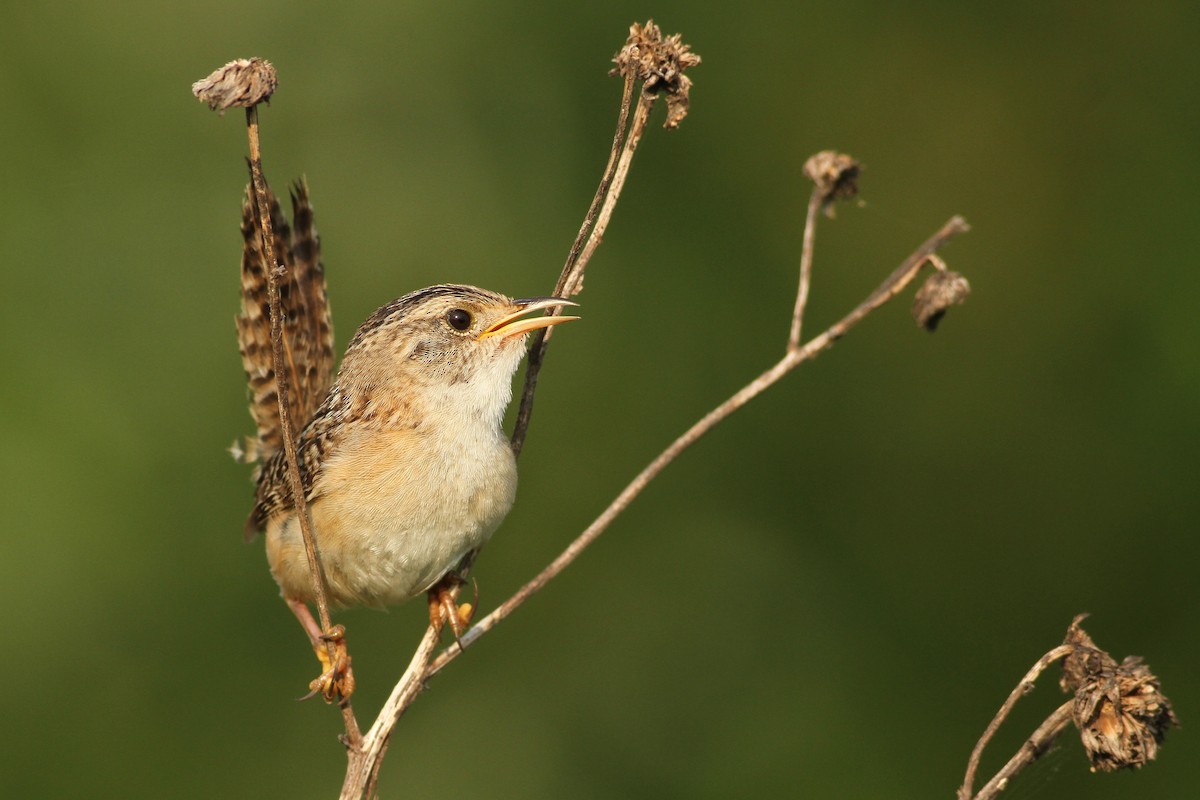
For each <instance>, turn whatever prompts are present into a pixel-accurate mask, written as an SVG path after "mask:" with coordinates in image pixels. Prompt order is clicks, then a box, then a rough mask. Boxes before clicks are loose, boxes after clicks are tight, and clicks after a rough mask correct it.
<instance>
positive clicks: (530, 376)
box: [512, 71, 646, 458]
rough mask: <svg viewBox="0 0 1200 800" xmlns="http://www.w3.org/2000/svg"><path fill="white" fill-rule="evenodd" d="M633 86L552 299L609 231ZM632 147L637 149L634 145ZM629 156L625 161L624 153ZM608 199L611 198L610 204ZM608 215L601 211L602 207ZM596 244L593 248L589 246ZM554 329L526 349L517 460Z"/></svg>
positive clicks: (569, 290) (629, 83)
mask: <svg viewBox="0 0 1200 800" xmlns="http://www.w3.org/2000/svg"><path fill="white" fill-rule="evenodd" d="M635 82H636V77H635V75H634V73H633V72H632V71H631V72H628V73H627V74H626V75H625V88H624V89H623V91H622V93H621V110H620V112H619V113H618V115H617V130H616V132H615V133H614V134H613V141H612V148H611V149H610V151H609V155H608V163H607V164H606V165H605V167H604V174H603V175H602V176H601V177H600V185H599V186H598V187H597V188H596V194H595V195H594V196H593V197H592V204H591V205H590V206H589V207H588V210H587V214H585V215H584V218H583V224H582V225H580V227H579V233H578V234H577V235H576V236H575V241H574V242H572V243H571V249H570V251H569V252H568V253H567V260H566V263H564V264H563V268H562V272H560V273H559V276H558V282H557V283H556V284H555V285H554V295H555V296H556V297H571V296H572V295H575V294H578V292H579V290H580V289H581V288H582V283H583V271H584V270H585V269H587V264H588V261H589V260H591V257H592V253H594V252H595V251H596V246H597V245H598V244H599V241H598V240H596V236H597V234H596V226H597V225H599V224H600V223H599V222H598V221H597V220H598V218H597V214H599V215H600V216H599V220H600V221H601V222H602V223H603V227H601V228H600V234H599V235H601V236H602V235H603V234H604V228H607V227H608V220H609V218H610V217H611V216H612V208H613V206H615V205H616V202H617V196H619V195H620V193H621V188H622V187H623V186H624V184H625V178H626V176H627V175H628V174H629V161H630V159H632V158H633V153H632V151H631V150H630V149H629V147H630V146H629V141H630V139H631V138H633V134H630V133H627V132H628V131H629V130H630V128H629V124H628V123H629V108H630V105H632V103H633V87H634V84H635ZM641 105H642V103H641V102H639V104H638V108H639V109H640V108H641ZM645 126H646V121H645V119H643V120H642V122H641V128H639V127H638V124H637V122H636V119H635V122H634V125H633V128H632V130H633V133H636V136H637V138H638V139H640V138H641V136H642V129H644V128H645ZM633 147H637V142H636V141H635V142H634V144H633ZM626 152H628V153H629V156H628V158H626V157H625V153H626ZM622 163H624V165H625V167H624V171H623V172H621V173H620V178H619V182H618V180H617V178H616V175H617V173H618V170H619V168H620V164H622ZM609 198H612V199H611V200H610V199H609ZM602 203H603V206H604V208H605V209H607V213H604V211H601V204H602ZM593 240H596V242H595V244H592V242H593ZM585 242H586V244H587V245H590V249H588V248H586V247H585ZM552 313H554V314H558V313H561V309H558V310H555V311H553V312H552ZM553 331H554V329H553V328H542V329H541V330H539V331H538V332H537V334H536V335H535V336H534V339H533V344H532V345H531V346H530V348H529V361H528V364H527V365H526V367H525V385H524V388H523V389H522V390H521V405H520V407H519V408H518V410H517V421H516V424H515V425H514V426H513V434H512V449H513V454H514V455H516V456H517V457H518V458H519V457H520V455H521V449H522V448H523V447H524V445H525V434H526V432H527V431H528V430H529V422H530V420H531V419H532V418H533V398H534V394H535V393H536V392H537V382H538V376H539V375H540V373H541V371H542V364H543V362H544V361H545V359H546V350H547V349H548V348H549V346H550V336H551V334H552V333H553Z"/></svg>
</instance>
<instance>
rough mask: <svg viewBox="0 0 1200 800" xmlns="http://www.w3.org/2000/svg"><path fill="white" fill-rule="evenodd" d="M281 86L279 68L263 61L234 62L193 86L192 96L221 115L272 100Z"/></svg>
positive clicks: (241, 60) (251, 59)
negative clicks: (277, 73) (277, 75)
mask: <svg viewBox="0 0 1200 800" xmlns="http://www.w3.org/2000/svg"><path fill="white" fill-rule="evenodd" d="M278 86H279V79H278V77H276V75H275V67H274V66H272V65H271V62H270V61H267V60H266V59H262V58H239V59H236V60H234V61H230V62H229V63H228V64H226V65H225V66H223V67H221V68H220V69H218V70H217V71H216V72H214V73H212V74H211V75H209V76H208V77H207V78H204V79H202V80H198V81H196V82H195V83H193V84H192V94H194V95H196V99H198V100H199V101H200V102H201V103H208V107H209V108H211V109H212V110H213V111H216V112H218V113H220V114H224V113H225V109H227V108H250V107H251V106H256V105H258V104H259V103H262V102H264V101H267V100H270V99H271V95H273V94H274V93H275V89H276V88H277V87H278Z"/></svg>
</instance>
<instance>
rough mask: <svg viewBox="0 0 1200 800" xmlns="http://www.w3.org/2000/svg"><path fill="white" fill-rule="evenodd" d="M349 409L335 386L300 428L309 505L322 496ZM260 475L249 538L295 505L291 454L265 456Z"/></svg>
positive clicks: (302, 478)
mask: <svg viewBox="0 0 1200 800" xmlns="http://www.w3.org/2000/svg"><path fill="white" fill-rule="evenodd" d="M349 413H351V406H350V404H349V403H348V402H347V400H346V398H345V396H344V395H343V393H342V392H340V391H338V390H337V389H336V388H333V389H332V390H331V391H330V392H328V394H327V395H326V397H325V401H324V402H323V403H322V404H321V406H320V407H319V408H318V409H317V411H316V412H315V413H314V415H313V418H312V420H311V421H310V422H309V423H308V425H307V426H305V428H304V430H303V431H301V432H300V436H299V441H298V442H297V443H296V457H297V462H298V466H299V468H300V485H301V486H302V487H303V488H304V498H305V500H306V501H307V502H308V504H309V505H312V503H313V502H314V501H315V500H316V499H317V498H318V497H319V496H320V492H319V490H318V488H317V481H318V478H320V476H321V465H322V464H324V463H325V461H326V459H327V458H328V457H329V456H330V455H331V454H332V453H333V452H334V450H336V449H337V446H338V443H339V441H340V439H341V436H342V434H343V432H344V431H345V427H344V425H343V424H342V423H344V421H345V419H346V417H347V415H348V414H349ZM256 477H257V479H258V487H257V489H256V491H255V495H254V508H252V509H251V510H250V515H249V516H248V517H247V518H246V528H245V537H246V541H250V540H251V539H253V538H254V537H255V536H256V535H258V533H260V532H261V531H263V530H265V529H266V527H267V521H268V520H270V519H271V517H273V516H275V515H276V514H278V513H280V512H286V511H291V510H292V509H293V508H295V503H294V502H293V500H292V489H291V482H290V480H289V478H288V466H287V457H286V454H285V453H284V451H283V450H278V451H276V452H275V453H274V454H272V455H271V456H269V457H267V458H265V459H264V460H263V463H262V466H261V467H260V469H259V471H258V475H257V476H256Z"/></svg>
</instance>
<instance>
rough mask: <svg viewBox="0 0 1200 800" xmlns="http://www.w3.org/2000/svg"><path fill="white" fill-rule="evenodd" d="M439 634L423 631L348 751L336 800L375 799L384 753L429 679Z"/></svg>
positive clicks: (434, 631) (432, 630) (432, 631)
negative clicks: (372, 720) (398, 675)
mask: <svg viewBox="0 0 1200 800" xmlns="http://www.w3.org/2000/svg"><path fill="white" fill-rule="evenodd" d="M438 640H439V631H437V630H436V629H435V628H433V627H430V628H429V629H427V630H426V631H425V636H424V637H423V638H422V639H421V642H420V644H419V645H417V650H416V652H415V653H413V657H412V660H411V661H410V662H409V664H408V669H406V670H405V671H404V675H402V676H401V678H400V680H399V682H397V683H396V685H395V687H394V688H393V689H392V693H391V695H390V696H389V697H388V699H387V702H385V703H384V704H383V708H381V709H380V710H379V716H378V717H376V718H375V723H374V724H373V725H371V728H370V730H368V731H367V732H366V733H365V734H364V735H363V736H362V737H361V741H360V743H359V746H357V747H351V748H350V750H349V763H348V764H347V766H346V778H345V781H344V782H343V783H342V793H341V794H340V795H339V798H340V800H361V798H369V797H373V796H374V795H375V787H376V784H377V783H378V779H379V767H380V765H381V764H382V763H383V757H384V755H385V754H386V753H387V748H388V744H389V743H390V742H391V738H392V731H393V730H394V729H395V727H396V723H397V722H399V721H400V718H401V717H402V716H404V712H405V710H406V709H407V708H408V707H409V706H410V705H412V702H413V701H414V700H416V699H417V696H418V695H419V694H420V693H421V691H422V690H424V688H425V681H426V679H427V678H428V677H429V673H428V667H429V659H430V656H432V655H433V651H434V649H435V648H436V647H437V645H438Z"/></svg>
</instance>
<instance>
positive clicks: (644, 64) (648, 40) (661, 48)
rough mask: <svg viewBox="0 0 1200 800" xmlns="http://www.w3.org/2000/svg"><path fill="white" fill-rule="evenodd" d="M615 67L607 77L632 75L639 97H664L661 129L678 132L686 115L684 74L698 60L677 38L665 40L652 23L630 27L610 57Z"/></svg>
mask: <svg viewBox="0 0 1200 800" xmlns="http://www.w3.org/2000/svg"><path fill="white" fill-rule="evenodd" d="M613 62H614V63H615V64H616V65H617V66H616V68H615V69H613V70H612V71H611V72H610V73H609V74H610V75H621V76H625V75H628V74H630V72H631V71H632V73H633V75H634V77H635V78H636V79H637V80H640V81H641V82H642V94H643V95H644V96H646V97H654V96H657V95H658V94H663V93H665V94H666V97H667V121H666V122H664V123H663V127H664V128H677V127H679V123H680V122H681V121H682V120H683V118H684V117H686V116H687V113H688V91H689V90H690V89H691V88H692V81H691V78H689V77H688V76H687V75H684V74H683V73H684V70H686V69H688V68H689V67H694V66H696V65H697V64H699V63H700V56H698V55H696V54H695V53H693V52H691V48H690V47H689V46H688V45H686V44H684V43H683V39H682V38H681V36H680V34H678V33H676V34H672V35H671V36H666V37H664V36H663V35H662V31H661V30H660V29H659V27H658V26H657V25H655V24H654V20H652V19H651V20H647V21H646V24H645V25H639V24H638V23H636V22H635V23H633V25H631V26H629V38H628V39H626V40H625V46H624V47H622V48H621V49H620V51H619V52H618V53H617V54H616V55H615V56H614V57H613Z"/></svg>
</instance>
